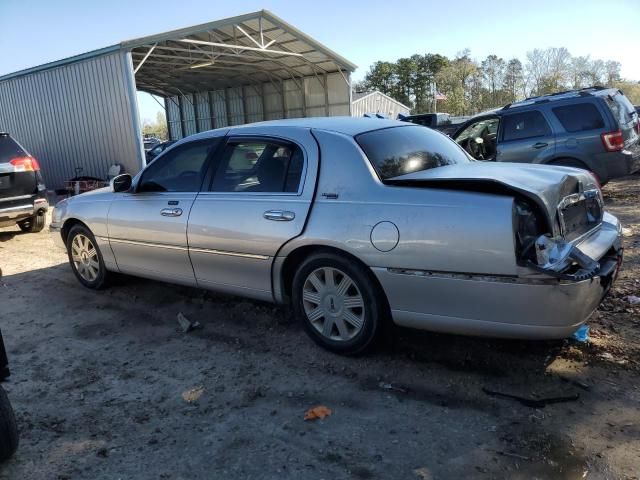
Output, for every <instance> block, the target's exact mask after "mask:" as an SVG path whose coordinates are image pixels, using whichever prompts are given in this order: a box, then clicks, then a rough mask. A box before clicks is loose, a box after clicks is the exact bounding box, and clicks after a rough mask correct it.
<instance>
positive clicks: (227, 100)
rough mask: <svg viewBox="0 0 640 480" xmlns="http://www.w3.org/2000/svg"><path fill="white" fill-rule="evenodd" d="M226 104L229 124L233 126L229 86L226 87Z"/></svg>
mask: <svg viewBox="0 0 640 480" xmlns="http://www.w3.org/2000/svg"><path fill="white" fill-rule="evenodd" d="M224 106H225V110H226V111H227V126H228V127H230V126H231V108H230V104H229V88H228V87H227V88H225V89H224Z"/></svg>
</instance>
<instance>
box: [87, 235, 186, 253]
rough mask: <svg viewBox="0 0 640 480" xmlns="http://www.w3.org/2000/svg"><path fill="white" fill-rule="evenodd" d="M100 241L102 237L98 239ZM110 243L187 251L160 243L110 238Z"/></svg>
mask: <svg viewBox="0 0 640 480" xmlns="http://www.w3.org/2000/svg"><path fill="white" fill-rule="evenodd" d="M100 238H101V239H102V237H100ZM109 241H110V242H114V243H124V244H128V245H139V246H141V247H153V248H166V249H168V250H184V251H185V252H186V251H188V248H187V247H179V246H177V245H164V244H162V243H149V242H138V241H136V240H122V239H121V238H110V239H109Z"/></svg>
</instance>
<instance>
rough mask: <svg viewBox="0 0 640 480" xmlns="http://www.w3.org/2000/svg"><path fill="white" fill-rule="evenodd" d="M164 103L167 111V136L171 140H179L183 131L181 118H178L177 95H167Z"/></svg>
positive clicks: (178, 105)
mask: <svg viewBox="0 0 640 480" xmlns="http://www.w3.org/2000/svg"><path fill="white" fill-rule="evenodd" d="M164 104H165V111H166V112H167V128H168V129H169V138H171V140H180V139H181V138H183V137H184V133H183V131H182V120H181V118H180V104H179V103H178V97H177V96H175V97H167V98H166V100H165V102H164Z"/></svg>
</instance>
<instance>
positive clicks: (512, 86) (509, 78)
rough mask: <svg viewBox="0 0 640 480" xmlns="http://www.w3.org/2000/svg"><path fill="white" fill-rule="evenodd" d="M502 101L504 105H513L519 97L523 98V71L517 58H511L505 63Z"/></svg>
mask: <svg viewBox="0 0 640 480" xmlns="http://www.w3.org/2000/svg"><path fill="white" fill-rule="evenodd" d="M503 85H504V95H505V97H504V100H505V102H506V103H513V102H515V101H516V100H518V99H519V98H520V97H521V95H522V96H524V95H525V92H524V88H525V81H524V69H523V68H522V62H521V61H520V60H518V59H517V58H512V59H511V60H509V62H508V63H507V66H506V67H505V70H504V82H503Z"/></svg>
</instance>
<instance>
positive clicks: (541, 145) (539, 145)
mask: <svg viewBox="0 0 640 480" xmlns="http://www.w3.org/2000/svg"><path fill="white" fill-rule="evenodd" d="M547 145H549V144H548V143H544V142H538V143H534V144H533V145H532V146H533V148H544V147H546V146H547Z"/></svg>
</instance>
